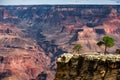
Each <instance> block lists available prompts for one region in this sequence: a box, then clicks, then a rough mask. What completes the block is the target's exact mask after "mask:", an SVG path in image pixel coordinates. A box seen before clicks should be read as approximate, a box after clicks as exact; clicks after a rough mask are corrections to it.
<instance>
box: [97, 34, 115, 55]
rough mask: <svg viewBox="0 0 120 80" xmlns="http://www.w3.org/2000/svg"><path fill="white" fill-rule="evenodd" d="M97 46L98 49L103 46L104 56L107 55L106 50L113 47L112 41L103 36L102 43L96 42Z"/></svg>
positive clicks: (110, 38) (108, 37)
mask: <svg viewBox="0 0 120 80" xmlns="http://www.w3.org/2000/svg"><path fill="white" fill-rule="evenodd" d="M97 45H98V46H99V47H100V46H102V45H104V46H105V50H104V54H106V53H107V48H110V47H113V46H114V45H115V43H114V39H113V38H112V37H110V36H104V37H103V39H102V41H99V42H97Z"/></svg>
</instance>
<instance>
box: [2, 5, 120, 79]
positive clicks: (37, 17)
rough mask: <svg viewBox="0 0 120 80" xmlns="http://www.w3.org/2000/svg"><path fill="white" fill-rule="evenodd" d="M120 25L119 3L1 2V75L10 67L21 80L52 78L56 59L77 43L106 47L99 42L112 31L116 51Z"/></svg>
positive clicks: (88, 47)
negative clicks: (36, 3)
mask: <svg viewBox="0 0 120 80" xmlns="http://www.w3.org/2000/svg"><path fill="white" fill-rule="evenodd" d="M119 26H120V6H109V5H107V6H102V5H101V6H95V5H94V6H92V5H91V6H90V5H87V6H84V5H80V6H79V5H64V6H62V5H51V6H50V5H41V6H32V5H31V6H0V52H1V53H0V55H1V57H2V58H1V59H3V62H1V64H0V66H1V69H0V70H2V71H0V72H2V73H1V75H2V74H5V73H6V70H8V71H9V72H8V73H9V75H10V74H12V76H13V77H15V76H18V75H19V76H20V77H18V78H19V79H18V80H21V79H22V78H23V79H25V80H29V79H36V78H37V79H38V80H39V79H41V78H44V77H46V76H47V79H48V78H49V80H50V79H51V80H53V77H54V75H52V74H54V71H55V65H56V64H55V59H56V58H57V57H58V56H59V55H61V54H62V53H64V52H71V51H72V47H73V46H72V44H74V43H80V44H81V45H82V46H83V50H82V52H88V51H103V48H104V47H101V48H99V47H98V46H96V42H97V41H99V40H101V38H102V37H103V36H104V35H110V36H112V37H114V39H115V42H116V44H115V46H114V47H113V48H111V49H109V52H115V49H117V48H119V47H120V43H119V41H120V27H119ZM7 63H9V64H7ZM15 65H16V66H15ZM4 66H5V67H4ZM9 66H11V67H9ZM3 68H4V69H3ZM19 72H21V74H18V73H19ZM32 73H33V74H32ZM7 75H8V74H7ZM41 75H42V77H41ZM3 77H5V76H3ZM23 79H22V80H23Z"/></svg>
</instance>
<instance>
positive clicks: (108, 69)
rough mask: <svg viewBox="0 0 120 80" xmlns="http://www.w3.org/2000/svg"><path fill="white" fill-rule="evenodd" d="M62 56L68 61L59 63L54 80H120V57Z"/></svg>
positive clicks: (96, 55)
mask: <svg viewBox="0 0 120 80" xmlns="http://www.w3.org/2000/svg"><path fill="white" fill-rule="evenodd" d="M67 55H69V54H64V55H62V56H64V57H65V59H67V60H66V61H64V62H63V61H60V59H62V57H59V58H58V61H59V62H58V61H57V72H56V77H55V79H54V80H119V79H120V55H119V54H107V55H104V54H99V53H93V54H90V53H87V54H77V55H72V56H71V58H70V57H69V61H68V56H67Z"/></svg>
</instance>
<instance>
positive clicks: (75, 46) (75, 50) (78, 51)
mask: <svg viewBox="0 0 120 80" xmlns="http://www.w3.org/2000/svg"><path fill="white" fill-rule="evenodd" d="M73 45H74V47H73V52H76V53H78V54H79V53H80V51H81V50H82V46H81V45H80V44H73Z"/></svg>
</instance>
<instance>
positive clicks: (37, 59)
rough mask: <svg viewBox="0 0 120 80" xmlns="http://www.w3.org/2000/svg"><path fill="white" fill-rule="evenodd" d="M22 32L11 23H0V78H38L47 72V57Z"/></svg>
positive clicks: (22, 79)
mask: <svg viewBox="0 0 120 80" xmlns="http://www.w3.org/2000/svg"><path fill="white" fill-rule="evenodd" d="M23 34H24V33H23V32H22V31H21V29H19V28H17V27H16V26H13V25H12V24H3V23H0V44H1V45H0V80H11V79H12V80H30V79H36V80H39V79H40V77H43V76H39V75H40V74H42V73H44V74H46V73H47V72H46V70H47V69H48V68H49V67H48V65H49V64H50V62H49V61H50V60H49V58H48V57H47V56H46V55H45V53H44V51H43V50H42V49H41V48H40V47H38V45H37V44H36V42H35V41H34V40H32V39H31V38H26V37H24V36H23ZM43 61H44V62H43Z"/></svg>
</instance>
